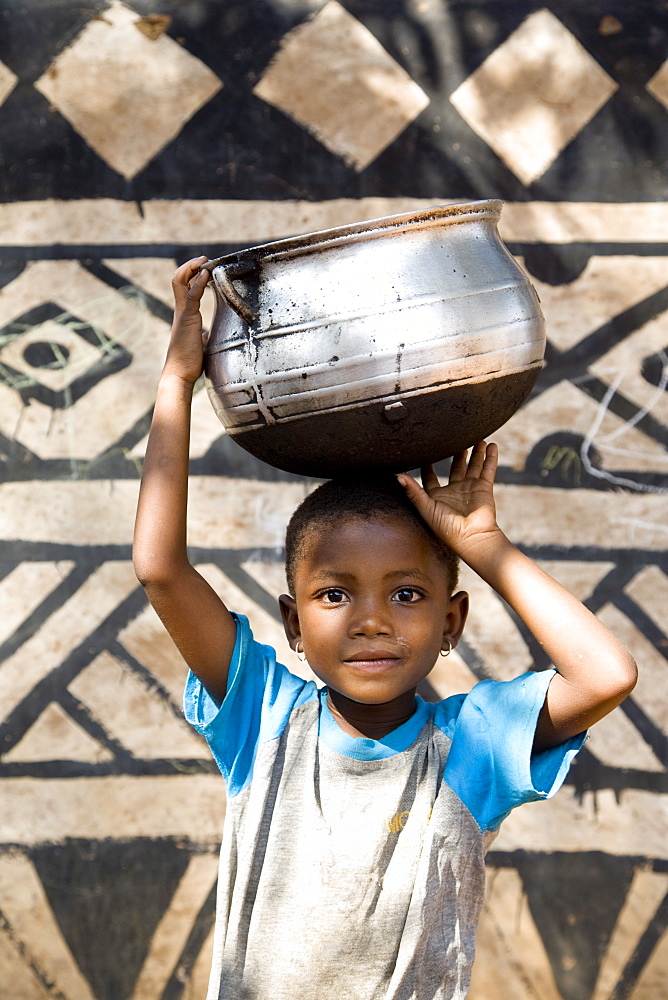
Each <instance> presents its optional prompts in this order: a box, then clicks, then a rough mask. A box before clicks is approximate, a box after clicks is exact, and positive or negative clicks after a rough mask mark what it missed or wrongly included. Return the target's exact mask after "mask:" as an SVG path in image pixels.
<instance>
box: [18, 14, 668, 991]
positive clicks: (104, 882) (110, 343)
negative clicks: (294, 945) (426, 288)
mask: <svg viewBox="0 0 668 1000" xmlns="http://www.w3.org/2000/svg"><path fill="white" fill-rule="evenodd" d="M33 6H34V11H32V16H31V17H29V18H26V17H23V16H21V11H22V6H21V5H19V4H18V3H14V2H10V3H9V4H7V11H8V12H9V13H8V16H7V18H6V22H7V23H6V25H5V27H6V29H7V30H6V31H5V32H4V33H3V34H2V35H1V36H0V149H2V150H3V153H2V157H3V162H2V167H3V169H2V171H0V197H1V198H2V203H1V204H0V229H1V232H2V235H0V243H2V246H0V453H1V457H2V484H1V485H0V509H1V510H2V522H3V531H2V536H3V537H2V541H0V601H1V602H2V615H1V616H0V659H1V660H2V666H1V667H0V778H2V782H3V785H2V788H3V792H2V794H3V815H2V820H0V968H1V969H2V977H3V979H5V980H6V983H7V984H9V985H8V989H9V992H8V996H11V998H12V1000H47V998H50V1000H54V998H58V1000H61V998H65V1000H80V998H81V1000H180V998H184V1000H185V998H191V997H192V998H195V997H201V996H203V995H204V992H205V984H206V978H207V975H208V963H209V957H210V952H211V928H212V921H213V915H214V907H215V879H216V852H217V847H218V843H219V839H220V830H221V826H222V822H223V814H224V801H223V797H222V782H221V780H220V778H219V776H218V775H217V774H216V773H215V769H214V767H213V765H212V763H211V760H210V757H209V755H208V751H207V750H206V747H205V746H204V745H203V744H202V743H201V741H200V740H199V737H197V736H196V735H195V734H194V733H193V732H191V731H190V730H189V728H188V727H187V726H186V725H185V723H184V721H183V718H182V715H181V712H180V699H181V690H182V685H183V675H184V670H183V665H182V663H181V661H180V658H179V657H178V655H177V654H176V652H175V650H174V648H173V647H172V645H171V642H170V640H169V639H168V638H167V636H166V635H165V633H164V631H163V630H162V627H161V626H160V624H159V622H158V621H157V619H156V618H155V616H154V615H153V612H152V611H151V610H150V609H149V608H148V607H147V605H146V602H145V598H144V596H143V593H142V592H141V590H140V588H139V587H138V585H137V583H136V580H135V578H134V575H133V572H132V567H131V563H130V544H131V533H132V521H133V516H134V507H135V503H136V494H137V485H138V477H139V474H140V471H141V463H142V457H143V453H144V448H145V439H146V434H147V431H148V426H149V422H150V415H151V407H152V401H153V394H154V387H155V383H156V379H157V376H158V373H159V371H160V367H161V364H162V360H163V356H164V349H165V343H166V336H167V332H168V324H169V321H170V303H171V293H170V288H169V281H170V278H171V274H172V272H173V270H174V267H175V266H176V264H177V263H178V262H180V261H181V260H184V259H186V258H187V257H189V256H191V255H192V254H194V253H199V252H201V251H202V252H206V253H208V254H209V255H210V256H214V255H220V254H222V253H225V252H228V251H231V250H234V249H236V248H238V247H240V246H246V245H250V244H252V243H257V242H262V241H264V240H267V239H273V238H278V237H280V236H284V235H288V234H290V233H291V232H298V231H307V230H313V229H318V228H325V227H326V226H329V225H336V224H342V223H344V222H348V221H354V220H355V219H358V218H365V217H371V216H373V215H384V214H390V213H391V212H392V211H404V210H408V209H409V208H410V207H412V206H415V207H420V206H424V205H425V204H433V203H435V202H440V201H443V200H447V199H457V200H468V199H471V198H475V197H489V196H501V197H504V198H506V199H507V201H508V204H507V205H506V207H505V209H504V213H503V223H502V224H503V226H504V229H503V235H504V238H505V239H506V241H507V243H508V245H509V246H510V249H511V250H512V252H513V253H514V254H516V255H517V257H518V258H519V259H520V260H521V261H522V262H523V263H524V266H525V267H526V269H527V270H528V272H529V274H530V275H531V278H532V281H533V282H534V284H535V285H536V288H537V290H538V292H539V295H540V298H541V301H542V303H543V308H544V311H545V314H546V318H547V323H548V336H549V343H548V350H547V354H546V368H545V370H544V372H543V374H542V375H541V378H540V379H539V382H538V384H537V386H536V388H535V390H534V392H533V393H532V395H531V397H530V399H529V400H528V401H527V403H526V405H525V406H524V407H523V408H522V409H521V410H520V411H519V412H518V413H517V414H516V416H515V417H513V419H512V420H511V421H510V422H509V424H508V425H506V426H505V427H504V428H502V429H501V430H500V431H499V432H498V434H497V435H495V437H496V439H497V440H498V442H499V445H500V449H501V457H502V467H501V469H500V472H499V484H500V485H499V487H498V496H499V509H500V517H501V520H502V523H503V524H504V526H505V527H506V529H507V530H508V532H509V534H510V535H511V536H512V537H513V539H514V540H516V541H517V542H518V544H520V545H521V546H522V547H523V548H524V549H525V550H526V551H527V552H528V553H529V554H530V555H531V556H532V557H533V558H535V559H536V560H538V561H539V562H540V563H541V564H543V565H545V566H546V567H547V568H548V569H549V571H550V572H551V573H553V574H554V575H555V576H556V577H557V578H558V579H560V580H562V582H564V584H565V585H566V586H567V587H568V588H569V589H571V590H572V591H573V592H574V593H576V594H577V596H578V597H580V598H581V599H582V600H584V601H585V603H587V605H588V606H589V607H591V609H592V610H594V611H595V612H596V613H597V614H599V615H600V616H601V618H602V619H603V620H604V621H605V622H606V623H607V624H609V625H610V626H611V627H612V628H613V629H614V631H615V632H616V633H617V634H618V635H619V636H620V637H621V638H622V640H623V641H625V642H626V643H627V645H628V646H629V648H630V649H631V650H632V651H633V653H634V655H635V656H636V658H637V659H638V661H639V662H640V664H641V679H640V683H639V685H638V687H637V689H636V691H635V692H634V695H633V697H632V698H631V699H629V700H628V701H627V702H626V703H625V704H624V706H623V707H622V708H621V709H619V710H617V711H616V712H615V713H613V714H612V715H611V716H610V717H609V718H608V719H606V720H605V721H604V722H603V723H601V724H600V725H599V726H597V727H596V729H595V730H594V733H593V735H592V737H591V739H590V741H589V742H588V743H587V746H586V748H585V750H584V751H583V752H582V753H581V755H580V757H579V759H578V761H577V763H576V765H575V766H574V767H573V769H572V771H571V773H570V775H569V778H568V784H567V786H566V787H565V788H564V789H563V790H562V792H561V793H560V794H559V796H557V798H555V799H554V800H553V801H551V802H549V803H540V804H537V805H536V806H533V805H532V806H527V807H525V808H523V809H522V810H520V811H519V812H518V813H517V814H516V815H513V816H512V817H511V818H510V819H509V820H508V821H507V823H505V824H504V827H503V829H502V832H501V835H500V837H499V839H498V840H497V841H496V842H495V845H494V850H493V852H492V853H491V855H490V857H489V864H490V871H489V876H490V877H489V891H488V897H487V902H486V908H485V913H484V916H483V921H482V924H481V929H480V938H479V949H478V950H479V958H478V960H477V962H476V968H475V973H474V981H473V985H472V988H471V998H472V1000H483V998H484V1000H508V998H509V997H512V998H513V1000H516V998H519V1000H536V998H537V997H540V998H541V1000H658V998H659V997H660V996H662V990H664V988H665V981H666V977H667V976H668V930H667V927H668V854H667V852H666V843H665V816H666V803H667V802H668V782H667V779H666V766H667V764H668V742H667V741H668V708H667V707H666V700H665V695H664V693H663V692H664V690H665V677H666V669H667V668H666V658H667V657H668V635H667V634H666V626H665V608H666V606H667V605H668V558H667V557H666V551H665V548H666V547H665V535H666V526H665V503H666V492H667V491H668V479H667V478H666V443H667V439H668V395H667V393H666V384H667V381H668V328H667V325H666V314H667V312H668V286H667V285H666V277H665V275H666V270H665V258H666V254H667V253H668V239H666V232H668V227H667V226H666V214H665V211H664V210H663V209H662V206H661V204H660V203H661V201H662V199H664V198H665V194H666V190H665V188H666V182H665V173H664V170H663V164H664V162H665V159H666V134H667V132H666V128H665V123H666V109H667V108H668V75H667V70H666V66H668V63H667V62H666V51H668V49H667V48H666V44H667V39H666V35H667V31H666V27H665V25H661V24H660V23H658V21H657V19H656V18H655V15H654V7H655V5H653V4H652V3H650V2H647V3H644V2H640V3H637V4H635V5H634V12H633V24H631V23H630V19H627V18H625V17H624V16H623V15H622V14H621V13H620V14H619V17H616V16H612V15H611V14H609V12H608V11H607V8H606V10H603V9H602V8H601V9H600V10H598V9H597V5H596V4H594V5H588V7H587V10H586V11H583V12H580V11H577V12H574V10H573V5H572V4H569V3H567V2H566V0H554V2H550V3H549V4H547V5H544V4H541V3H533V2H531V3H519V2H518V3H508V4H504V5H495V4H492V3H486V2H482V3H479V4H472V3H470V2H466V0H457V2H453V3H450V4H447V5H446V4H441V3H432V2H431V0H424V2H417V0H415V2H413V0H410V2H409V0H405V2H404V0H384V2H383V3H382V4H380V5H379V4H378V3H376V2H372V0H367V2H363V0H360V2H356V0H355V2H354V0H350V2H346V3H337V2H334V3H321V2H319V0H295V2H287V0H271V2H270V0H266V2H264V0H253V2H252V3H249V2H247V0H232V2H227V3H226V4H224V5H220V4H218V3H215V2H213V0H207V2H198V3H192V4H188V3H185V4H184V3H182V2H179V0H165V2H164V3H160V4H159V5H157V4H154V3H152V2H150V0H142V2H139V0H133V2H132V3H131V4H122V3H120V2H112V3H108V2H107V0H89V2H87V3H86V4H83V5H82V4H81V3H76V4H75V3H74V2H69V0H67V2H63V3H61V4H59V5H58V10H57V11H54V9H53V5H51V4H49V2H48V0H39V2H38V3H36V4H34V5H33ZM158 6H159V10H158V9H157V7H158ZM618 13H619V12H618ZM627 20H628V21H629V23H625V22H626V21H627ZM655 21H656V23H655ZM342 52H343V53H345V60H344V62H343V63H342V62H341V61H340V60H341V59H343V55H342ZM313 54H315V55H313ZM100 66H104V68H105V78H104V87H103V88H102V87H99V86H96V82H95V81H96V79H97V78H96V76H95V74H96V73H97V72H98V71H99V67H100ZM295 66H297V67H298V68H299V72H300V73H301V74H302V75H303V76H304V75H305V78H306V79H307V81H309V82H308V83H307V85H306V86H304V87H303V88H302V89H301V91H300V89H299V87H297V85H296V83H295V76H294V73H295ZM337 66H338V70H337V69H336V67H337ZM545 66H556V67H558V69H559V72H558V73H551V74H550V73H546V72H543V70H542V69H541V67H543V69H544V67H545ZM323 72H324V73H325V74H329V76H327V87H328V88H329V89H328V95H329V100H327V101H325V102H322V101H320V102H319V101H317V100H315V98H314V97H313V95H317V94H318V93H322V90H323V83H322V78H321V75H322V73H323ZM319 74H320V75H319ZM374 74H380V76H381V77H382V79H383V81H384V87H383V88H381V90H380V92H379V91H378V89H377V88H376V89H374V87H373V86H372V85H371V83H370V81H371V80H372V79H373V78H374ZM166 76H169V85H168V86H166V84H165V80H166ZM140 77H141V80H142V83H141V87H142V89H141V97H142V99H141V100H139V101H135V98H134V96H133V92H134V89H135V88H136V87H137V86H138V83H137V81H138V79H139V78H140ZM82 78H85V79H87V81H88V86H87V87H81V85H80V81H81V79H82ZM534 84H535V86H534ZM351 86H352V88H353V92H351V89H350V88H351ZM541 88H542V89H541ZM96 91H97V93H98V95H99V94H100V92H102V91H103V92H104V95H105V99H106V101H107V103H106V105H105V109H104V113H103V114H101V113H100V110H99V105H96V104H95V103H94V101H92V99H91V97H90V95H91V94H95V92H96ZM379 93H380V96H379ZM499 95H500V96H499ZM536 95H538V97H536ZM91 101H92V103H91ZM495 102H496V103H495ZM147 106H148V107H151V108H152V114H151V115H150V116H149V117H146V116H145V115H144V108H145V107H147ZM341 109H344V112H345V113H343V114H341ZM100 121H102V122H103V124H104V128H103V129H101V128H100ZM495 122H498V123H500V124H502V125H503V128H500V127H496V125H495ZM511 123H514V124H512V125H511ZM527 123H529V124H527ZM158 199H159V200H158ZM211 305H212V303H211V301H209V302H208V304H207V317H206V322H207V323H209V322H210V319H211ZM191 472H192V479H191V509H192V525H191V535H190V542H191V555H192V558H193V560H194V561H195V562H196V564H197V565H198V566H200V567H201V569H202V572H204V573H205V574H206V575H207V578H208V579H210V581H211V582H212V584H213V585H214V586H215V587H216V588H217V589H218V590H219V592H220V593H221V594H222V595H223V596H224V598H225V599H226V600H227V601H228V602H229V603H230V605H231V606H233V607H234V608H235V609H236V610H238V611H240V612H242V613H247V614H249V616H250V617H251V620H252V622H253V625H254V630H255V633H256V635H257V636H258V638H259V639H260V640H261V641H264V642H269V643H271V644H272V645H275V646H276V647H277V648H278V649H279V652H280V657H281V658H282V660H283V662H285V663H287V664H288V665H289V666H290V668H291V669H294V670H296V671H297V672H299V669H300V665H299V664H298V663H297V662H296V661H295V660H294V659H292V658H291V657H292V654H291V651H290V650H289V649H288V648H287V646H286V644H285V641H284V639H283V638H282V636H281V634H280V631H281V630H280V624H279V619H278V615H277V609H276V602H275V597H276V594H278V593H279V592H280V591H281V589H282V588H283V583H282V569H281V556H282V544H283V539H282V532H283V527H284V524H285V522H286V520H287V517H288V515H289V512H290V511H291V509H292V508H293V507H294V505H295V504H296V503H297V502H298V500H299V499H300V498H301V497H302V496H303V495H304V492H305V490H306V489H308V484H306V483H305V482H304V481H303V480H301V479H299V478H297V477H293V476H290V475H288V474H283V473H279V472H276V471H275V470H272V469H269V468H268V467H266V466H263V465H262V464H261V463H259V462H257V461H256V460H254V459H252V458H251V457H250V456H248V455H247V454H246V453H244V452H242V451H241V450H240V449H239V448H237V447H236V445H234V444H233V443H232V442H230V441H229V439H228V438H227V437H226V436H225V435H224V434H223V432H222V428H221V426H220V425H219V424H218V423H217V421H216V419H215V417H214V415H213V412H212V410H211V407H210V405H209V402H208V400H207V398H206V394H205V393H204V392H199V393H198V394H197V395H196V397H195V402H194V407H193V440H192V455H191ZM230 507H233V509H234V510H235V518H234V523H233V524H232V525H230V524H229V523H227V521H226V519H225V518H223V516H222V514H221V512H222V511H224V510H225V509H226V508H227V509H229V508H230ZM463 585H464V586H465V587H466V589H468V590H469V591H470V592H471V594H472V606H473V614H472V620H471V623H470V625H467V633H466V638H465V641H464V642H462V643H461V644H460V646H459V647H458V650H457V651H456V652H455V653H453V655H452V656H451V657H450V658H449V659H448V661H447V670H445V669H444V665H443V664H438V665H437V666H436V667H435V668H434V671H433V672H432V674H431V675H430V677H429V679H428V681H427V682H426V683H425V685H424V687H423V690H422V694H423V696H425V697H444V696H447V695H448V694H449V693H451V692H454V691H462V690H467V689H468V688H470V687H471V685H472V684H473V683H474V682H475V681H476V680H477V679H480V678H481V677H485V676H490V675H491V676H497V677H502V678H503V677H506V676H511V675H515V674H517V673H518V672H520V671H521V670H523V669H527V668H529V667H531V666H533V667H535V668H537V669H543V668H544V667H546V666H547V663H546V662H545V660H544V656H543V654H542V652H541V650H540V649H538V648H536V646H535V643H534V642H533V641H532V640H531V638H530V637H529V636H528V635H527V634H526V633H525V631H524V630H523V629H522V628H521V627H520V625H519V623H518V622H516V621H515V620H514V619H513V617H512V616H511V615H509V614H508V611H507V609H506V608H505V607H504V606H503V605H502V603H501V602H500V601H499V600H498V598H496V596H495V595H494V594H493V593H491V592H490V591H488V590H487V589H486V588H485V587H484V586H483V585H481V584H480V582H479V581H477V580H476V579H475V578H472V577H470V576H469V575H466V574H465V575H464V581H463ZM100 942H104V947H101V944H100ZM119 956H122V961H119Z"/></svg>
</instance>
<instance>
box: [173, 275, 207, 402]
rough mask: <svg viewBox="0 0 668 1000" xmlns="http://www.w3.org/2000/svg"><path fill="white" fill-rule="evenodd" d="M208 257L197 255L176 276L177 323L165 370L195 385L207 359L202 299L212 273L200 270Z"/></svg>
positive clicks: (175, 319) (175, 310) (175, 321)
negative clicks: (205, 358) (203, 332)
mask: <svg viewBox="0 0 668 1000" xmlns="http://www.w3.org/2000/svg"><path fill="white" fill-rule="evenodd" d="M206 261H207V258H206V257H195V258H194V259H193V260H189V261H186V263H185V264H182V265H181V267H179V268H178V270H177V271H176V273H175V274H174V277H173V278H172V291H173V292H174V322H173V323H172V335H171V338H170V341H169V348H168V350H167V360H166V361H165V368H164V372H165V374H168V375H177V376H178V377H179V378H181V379H183V381H184V382H188V383H190V384H194V383H195V382H196V381H197V379H198V378H199V377H200V375H201V372H202V365H203V362H204V345H203V342H202V316H201V314H200V302H201V299H202V295H203V294H204V289H205V288H206V286H207V283H208V281H209V278H210V277H211V273H210V272H209V271H206V270H200V268H201V267H202V264H205V263H206Z"/></svg>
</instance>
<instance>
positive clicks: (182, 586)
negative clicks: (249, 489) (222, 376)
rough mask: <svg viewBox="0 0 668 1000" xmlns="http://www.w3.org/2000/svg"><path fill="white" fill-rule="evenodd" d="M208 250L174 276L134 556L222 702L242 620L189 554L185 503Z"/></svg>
mask: <svg viewBox="0 0 668 1000" xmlns="http://www.w3.org/2000/svg"><path fill="white" fill-rule="evenodd" d="M205 261H206V257H199V258H196V259H195V260H190V261H188V262H187V263H186V264H183V265H182V266H181V267H180V268H179V269H178V270H177V271H176V274H175V275H174V279H173V281H172V288H173V291H174V301H175V308H174V322H173V325H172V333H171V338H170V341H169V348H168V351H167V359H166V361H165V366H164V369H163V371H162V375H161V376H160V382H159V384H158V392H157V396H156V401H155V409H154V412H153V420H152V423H151V430H150V434H149V439H148V447H147V449H146V458H145V460H144V471H143V474H142V480H141V489H140V491H139V504H138V507H137V518H136V522H135V536H134V545H133V550H132V557H133V562H134V567H135V572H136V574H137V578H138V579H139V581H140V583H141V584H142V586H143V587H144V589H145V590H146V594H147V596H148V599H149V601H150V602H151V604H152V605H153V607H154V608H155V610H156V611H157V613H158V615H159V616H160V618H161V619H162V622H163V624H164V625H165V628H166V629H167V631H168V632H169V634H170V636H171V637H172V639H173V640H174V642H175V643H176V645H177V647H178V649H179V651H180V653H181V655H182V656H183V658H184V660H185V661H186V663H187V664H188V666H189V667H190V668H191V670H192V671H193V673H194V674H196V675H197V677H199V679H200V680H201V681H202V683H203V684H204V686H205V687H206V689H207V691H208V692H209V694H211V695H212V696H213V697H214V698H215V699H216V700H218V701H222V699H223V697H224V695H225V688H226V683H227V670H228V667H229V663H230V658H231V656H232V651H233V649H234V642H235V637H236V626H235V622H234V619H233V618H232V616H231V614H230V613H229V611H228V610H227V608H226V607H225V605H224V604H223V603H222V601H221V600H220V598H219V597H218V595H217V594H216V593H215V591H214V590H212V588H211V587H210V586H209V584H208V583H207V582H206V580H204V578H203V577H202V576H200V574H199V573H198V572H197V570H195V569H194V568H193V567H192V566H191V565H190V562H189V561H188V555H187V551H186V508H187V501H188V450H189V441H190V407H191V402H192V395H193V387H194V385H195V382H196V381H197V379H198V378H199V376H200V374H201V371H202V363H203V347H202V318H201V315H200V301H201V298H202V295H203V293H204V289H205V287H206V284H207V281H208V280H209V277H210V274H209V272H208V271H206V270H204V271H202V270H199V268H200V266H201V265H202V264H203V263H205Z"/></svg>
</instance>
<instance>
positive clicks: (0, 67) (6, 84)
mask: <svg viewBox="0 0 668 1000" xmlns="http://www.w3.org/2000/svg"><path fill="white" fill-rule="evenodd" d="M18 82H19V78H18V76H16V74H15V73H12V71H11V69H9V67H8V66H5V64H4V63H3V62H0V106H2V105H3V104H4V103H5V101H6V100H7V98H8V97H9V95H10V94H11V92H12V90H13V89H14V87H15V86H16V84H17V83H18Z"/></svg>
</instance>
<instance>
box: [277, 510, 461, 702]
mask: <svg viewBox="0 0 668 1000" xmlns="http://www.w3.org/2000/svg"><path fill="white" fill-rule="evenodd" d="M450 590H451V587H450V580H449V574H448V570H447V567H446V566H445V565H444V564H443V562H442V561H441V560H440V559H439V558H438V556H437V554H436V553H435V552H434V550H433V548H432V547H431V545H430V544H429V541H428V539H426V538H425V537H424V536H423V535H422V534H421V533H420V532H419V530H416V529H414V528H412V527H411V526H410V525H409V524H406V523H404V522H402V521H400V520H389V519H388V520H376V521H364V520H348V521H344V522H342V523H341V524H340V525H337V526H335V527H332V528H329V529H327V530H326V531H325V530H323V531H313V532H312V533H311V534H309V536H308V537H307V539H306V545H305V554H304V556H303V557H302V559H301V560H300V561H299V563H298V565H297V567H296V572H295V601H292V599H291V598H285V597H284V598H281V608H282V611H283V618H284V622H285V626H286V632H287V635H288V639H289V640H290V641H291V642H293V643H294V641H295V640H296V639H297V638H299V639H301V641H302V643H303V645H304V652H305V653H306V658H307V660H308V662H309V665H310V667H311V669H312V670H313V672H314V673H315V674H316V675H317V676H318V677H320V678H321V679H322V680H323V681H324V682H325V684H327V686H328V687H329V688H331V689H333V690H334V691H338V692H339V693H340V694H343V695H345V696H346V697H347V698H350V699H352V700H354V701H358V702H361V703H363V704H369V705H371V704H383V703H386V702H389V701H392V699H394V698H397V697H399V696H400V695H402V694H405V693H406V692H408V691H410V690H414V689H415V687H416V686H417V684H419V682H420V681H421V680H423V678H425V677H426V676H427V674H428V673H429V671H430V670H431V669H432V667H433V665H434V662H435V660H436V657H437V656H438V653H439V650H440V649H441V648H442V647H444V646H447V643H446V642H445V640H448V641H449V642H450V643H451V644H452V645H453V646H454V645H455V644H456V642H457V639H458V638H459V635H460V634H461V631H462V628H463V626H464V619H465V617H466V609H467V600H466V595H465V594H458V595H456V596H455V597H451V596H450Z"/></svg>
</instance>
